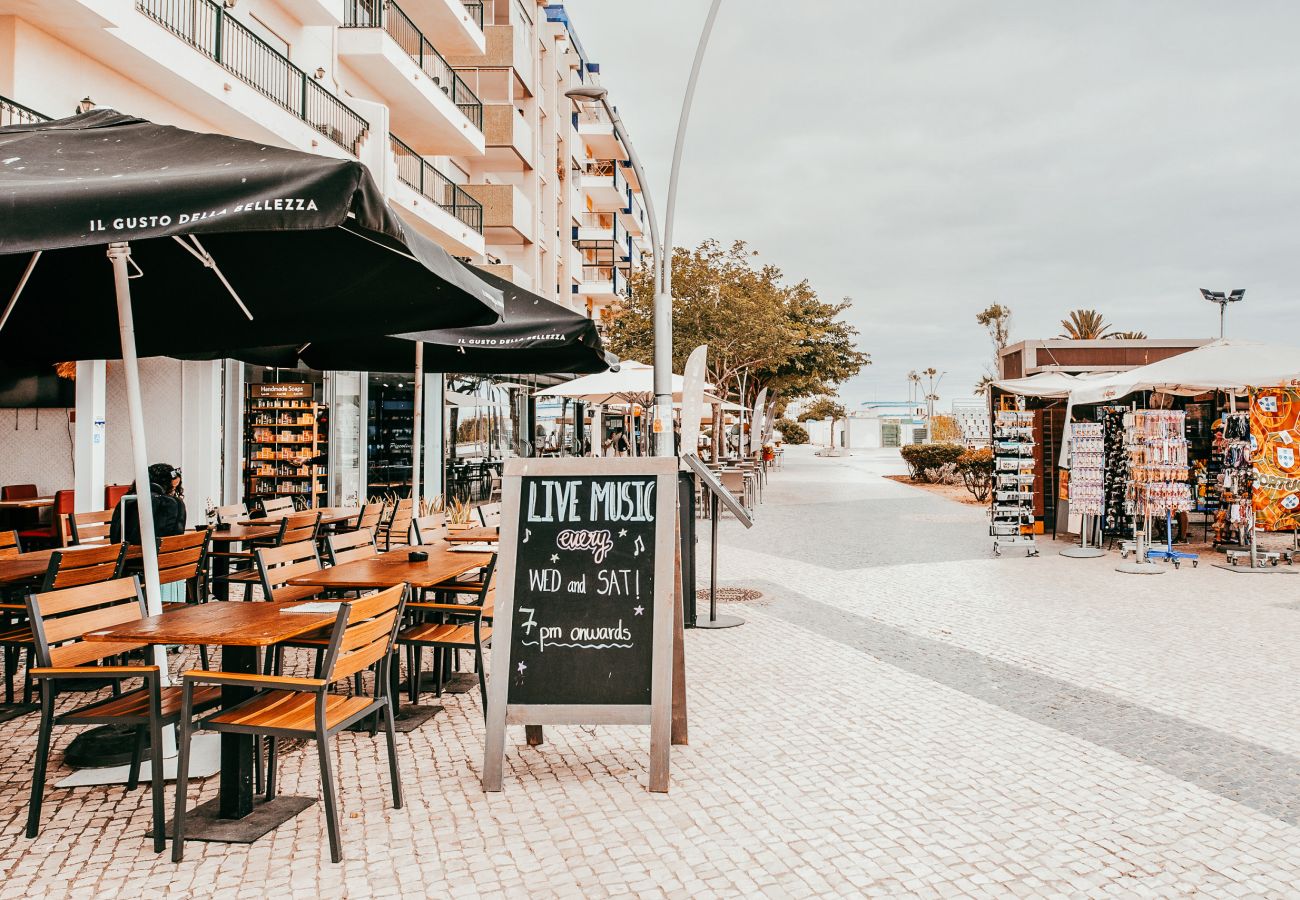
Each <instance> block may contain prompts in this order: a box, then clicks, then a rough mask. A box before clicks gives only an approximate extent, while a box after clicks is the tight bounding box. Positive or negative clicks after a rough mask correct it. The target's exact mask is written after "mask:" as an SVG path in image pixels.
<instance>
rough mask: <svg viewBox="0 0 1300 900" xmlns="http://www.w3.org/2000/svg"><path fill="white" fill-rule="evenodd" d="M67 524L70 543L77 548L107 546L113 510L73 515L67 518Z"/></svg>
mask: <svg viewBox="0 0 1300 900" xmlns="http://www.w3.org/2000/svg"><path fill="white" fill-rule="evenodd" d="M68 523H69V525H70V527H71V534H72V543H74V544H76V545H77V546H84V545H86V544H107V543H108V532H109V530H110V528H111V527H112V524H113V510H112V509H105V510H100V511H99V512H84V513H73V514H72V515H71V516H69V517H68Z"/></svg>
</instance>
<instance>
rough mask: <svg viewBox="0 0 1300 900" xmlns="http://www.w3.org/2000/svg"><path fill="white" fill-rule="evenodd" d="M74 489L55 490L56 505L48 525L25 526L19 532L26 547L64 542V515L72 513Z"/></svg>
mask: <svg viewBox="0 0 1300 900" xmlns="http://www.w3.org/2000/svg"><path fill="white" fill-rule="evenodd" d="M72 510H73V495H72V491H55V492H54V506H53V508H52V510H51V516H50V522H49V524H48V525H41V526H39V527H37V528H25V529H23V530H22V531H20V532H18V537H19V539H20V540H21V541H22V542H23V546H24V547H29V548H32V549H35V548H36V546H37V545H43V546H48V547H58V546H61V545H62V542H63V517H64V516H69V515H72Z"/></svg>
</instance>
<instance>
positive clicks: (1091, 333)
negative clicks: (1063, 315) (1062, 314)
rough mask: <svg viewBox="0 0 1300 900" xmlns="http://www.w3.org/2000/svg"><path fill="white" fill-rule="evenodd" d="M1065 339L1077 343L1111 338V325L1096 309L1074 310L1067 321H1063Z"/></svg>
mask: <svg viewBox="0 0 1300 900" xmlns="http://www.w3.org/2000/svg"><path fill="white" fill-rule="evenodd" d="M1061 328H1063V329H1064V332H1063V333H1062V334H1061V337H1063V338H1069V339H1071V340H1075V341H1095V340H1098V339H1100V338H1104V337H1109V336H1110V323H1109V322H1107V321H1106V319H1105V317H1104V316H1102V314H1101V313H1099V312H1097V310H1095V309H1072V310H1070V316H1069V318H1067V319H1062V320H1061Z"/></svg>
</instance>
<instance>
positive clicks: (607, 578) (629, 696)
mask: <svg viewBox="0 0 1300 900" xmlns="http://www.w3.org/2000/svg"><path fill="white" fill-rule="evenodd" d="M676 512H677V460H676V459H675V458H673V457H639V458H578V459H511V460H507V461H506V464H505V470H504V472H503V478H502V514H501V543H500V548H501V551H502V552H501V554H500V557H499V561H498V563H497V588H496V615H495V623H494V624H495V627H494V629H493V635H492V638H493V641H492V665H491V669H490V672H491V675H492V677H491V681H490V683H489V685H488V714H487V739H486V743H485V747H484V759H483V789H484V790H485V791H499V790H501V776H502V766H503V763H504V758H505V732H506V726H507V725H530V726H541V725H649V726H650V777H649V789H650V790H652V791H659V792H662V791H667V790H668V781H669V777H668V774H669V738H670V727H671V716H672V664H673V640H674V632H673V604H674V596H673V582H674V580H675V577H676V576H675V572H674V544H675V541H676ZM647 613H648V615H647ZM647 644H648V646H647Z"/></svg>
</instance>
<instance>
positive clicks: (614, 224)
mask: <svg viewBox="0 0 1300 900" xmlns="http://www.w3.org/2000/svg"><path fill="white" fill-rule="evenodd" d="M578 222H579V223H580V224H579V225H578V226H576V227H575V228H574V229H573V240H575V241H576V240H578V239H579V233H580V231H582V230H585V229H591V230H593V231H595V230H599V231H600V232H602V233H601V235H600V237H596V238H583V240H584V241H600V242H602V243H603V242H606V241H609V242H612V243H615V244H622V243H625V242H626V241H627V231H626V229H625V228H624V227H623V223H622V222H620V221H619V220H618V216H616V215H615V214H614V213H612V212H584V213H582V214H580V215H579V216H578Z"/></svg>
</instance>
